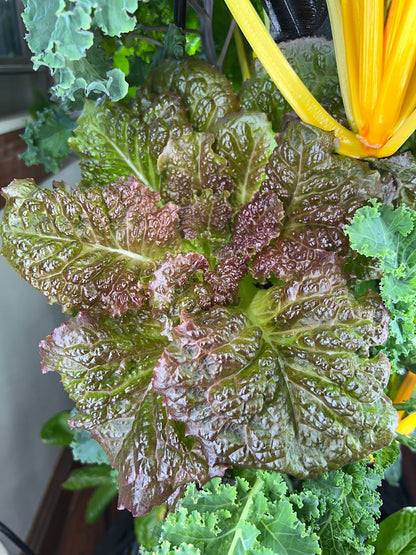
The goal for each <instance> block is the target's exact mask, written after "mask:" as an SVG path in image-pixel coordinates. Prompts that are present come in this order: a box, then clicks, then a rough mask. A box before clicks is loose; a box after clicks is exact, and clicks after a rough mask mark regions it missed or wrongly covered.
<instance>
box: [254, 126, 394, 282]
mask: <svg viewBox="0 0 416 555" xmlns="http://www.w3.org/2000/svg"><path fill="white" fill-rule="evenodd" d="M277 140H278V145H277V147H276V148H275V150H274V151H273V154H272V155H271V156H270V159H269V163H268V165H267V167H266V174H267V178H266V180H265V181H264V182H263V184H262V185H261V188H260V190H259V192H258V193H257V196H260V195H262V194H264V193H266V192H270V191H273V192H274V193H275V194H276V195H277V197H278V199H279V200H280V201H281V202H282V203H283V208H284V212H285V217H284V219H283V221H282V227H281V233H280V236H279V238H278V239H277V240H276V241H274V242H273V243H271V245H270V247H269V248H268V249H266V250H265V251H263V252H262V253H260V254H259V255H258V257H257V258H256V259H255V260H254V262H253V268H252V271H253V274H254V275H255V276H256V277H257V278H261V277H262V276H264V277H269V276H270V274H271V272H273V273H274V274H275V275H276V276H277V277H279V278H281V279H283V280H286V279H290V278H291V277H292V276H293V275H302V273H303V272H305V271H307V270H308V268H310V267H312V266H314V265H315V264H317V265H320V264H321V262H320V259H321V257H322V256H324V258H325V256H326V255H325V254H324V251H332V252H335V253H337V254H341V255H344V254H346V253H347V251H348V239H347V237H346V236H345V234H344V231H343V230H344V226H345V224H346V223H348V222H350V221H351V219H352V217H353V215H354V213H355V211H356V210H357V209H358V208H360V207H361V206H364V204H366V203H367V202H368V201H369V200H370V199H371V198H374V197H377V198H380V199H382V198H384V195H386V194H387V192H386V191H385V188H384V186H383V183H382V181H381V179H380V175H379V174H378V172H376V171H374V170H372V169H371V168H370V166H369V165H368V164H367V163H365V162H360V161H358V160H353V159H351V158H347V157H344V156H339V155H335V154H334V153H333V151H334V139H333V138H332V136H331V135H330V134H328V133H323V132H322V131H320V130H318V129H317V128H314V127H312V126H309V125H306V124H303V123H295V122H292V123H289V125H288V126H287V128H286V129H285V131H284V132H283V133H281V134H280V135H279V136H278V139H277Z"/></svg>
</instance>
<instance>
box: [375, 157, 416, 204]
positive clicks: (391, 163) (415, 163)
mask: <svg viewBox="0 0 416 555" xmlns="http://www.w3.org/2000/svg"><path fill="white" fill-rule="evenodd" d="M371 164H372V165H373V166H374V167H376V168H377V170H378V171H379V172H380V173H382V174H387V176H391V178H392V179H393V181H394V184H395V188H396V191H395V195H394V199H393V206H394V207H395V208H398V207H399V206H400V204H405V205H406V206H409V207H410V208H413V209H415V208H416V159H415V157H414V156H413V155H412V154H411V153H410V152H405V153H403V154H397V155H396V156H390V157H389V158H381V159H380V160H378V159H377V160H372V161H371ZM384 202H385V203H386V204H390V203H389V202H388V201H387V200H385V201H384Z"/></svg>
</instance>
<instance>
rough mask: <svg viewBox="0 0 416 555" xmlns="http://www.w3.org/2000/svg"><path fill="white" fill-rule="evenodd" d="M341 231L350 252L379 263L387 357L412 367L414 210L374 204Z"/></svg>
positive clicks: (415, 258) (415, 295)
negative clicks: (387, 327) (386, 319)
mask: <svg viewBox="0 0 416 555" xmlns="http://www.w3.org/2000/svg"><path fill="white" fill-rule="evenodd" d="M345 231H346V233H347V235H348V236H349V238H350V240H351V246H352V248H353V249H355V250H357V251H358V252H359V253H361V254H363V255H366V256H372V257H375V258H377V259H378V261H379V263H380V266H381V269H382V272H383V277H382V278H381V281H380V291H381V296H382V298H383V301H384V303H385V305H386V306H387V308H388V310H389V311H390V313H391V315H392V320H391V322H390V335H389V339H388V341H387V343H386V345H385V351H386V353H387V355H388V356H389V357H390V358H391V360H392V362H393V363H395V364H396V363H399V365H403V364H404V365H405V367H407V366H408V364H414V363H415V357H414V349H415V333H416V327H415V318H416V282H415V277H414V276H415V269H416V255H415V252H416V211H414V210H412V209H411V208H407V207H406V206H405V205H402V206H400V207H399V208H397V209H396V210H394V209H393V207H392V206H385V205H381V204H379V203H374V204H373V206H365V207H364V208H362V209H361V210H359V211H358V212H357V213H356V215H355V216H354V219H353V220H352V223H351V225H349V226H347V227H346V230H345Z"/></svg>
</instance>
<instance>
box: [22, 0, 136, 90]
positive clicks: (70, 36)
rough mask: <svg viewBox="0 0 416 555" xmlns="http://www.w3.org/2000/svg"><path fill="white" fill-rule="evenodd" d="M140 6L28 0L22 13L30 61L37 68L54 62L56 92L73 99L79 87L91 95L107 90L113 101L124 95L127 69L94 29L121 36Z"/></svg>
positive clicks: (119, 0) (119, 1)
mask: <svg viewBox="0 0 416 555" xmlns="http://www.w3.org/2000/svg"><path fill="white" fill-rule="evenodd" d="M137 7H138V0H114V1H112V2H106V3H102V2H98V1H97V0H74V1H73V2H71V3H70V5H69V6H68V5H67V3H66V2H65V1H64V0H47V1H46V2H41V3H39V2H38V1H37V0H27V2H26V6H25V10H24V12H23V15H22V17H23V21H24V23H25V25H26V29H27V31H28V32H27V35H26V40H27V42H28V46H29V48H30V50H31V51H32V52H33V57H32V61H33V63H34V67H35V69H38V68H39V67H40V66H42V65H44V66H47V67H49V68H50V70H51V72H52V76H53V77H54V79H55V82H56V84H55V85H54V86H53V87H52V92H53V93H54V94H55V95H56V97H58V98H63V99H65V98H68V99H69V100H74V98H75V97H74V94H75V93H77V91H80V90H81V91H83V92H84V93H85V94H86V95H87V96H88V95H89V94H91V93H105V94H106V95H108V96H109V97H110V98H111V99H112V100H114V101H117V100H120V99H121V98H123V97H124V96H126V94H127V92H128V84H127V81H126V79H125V75H124V73H123V72H122V71H121V70H120V69H119V68H114V67H113V65H112V62H111V60H110V59H108V58H107V59H106V56H105V51H104V50H101V49H100V48H99V41H98V40H97V39H96V34H97V33H102V34H103V35H104V36H105V35H107V36H110V37H113V36H118V37H119V36H120V35H122V34H123V33H128V32H129V31H132V30H133V29H134V27H135V25H136V23H137V20H136V16H135V12H136V10H137ZM40 28H41V29H42V32H39V29H40Z"/></svg>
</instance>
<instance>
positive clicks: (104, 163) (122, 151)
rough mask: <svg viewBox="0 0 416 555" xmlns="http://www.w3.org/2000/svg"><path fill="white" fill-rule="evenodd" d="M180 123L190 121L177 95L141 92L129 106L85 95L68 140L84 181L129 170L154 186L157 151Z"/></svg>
mask: <svg viewBox="0 0 416 555" xmlns="http://www.w3.org/2000/svg"><path fill="white" fill-rule="evenodd" d="M182 128H185V129H189V124H188V121H187V119H186V116H185V110H184V108H183V106H182V104H181V103H180V101H179V99H178V98H177V97H176V96H174V95H171V94H170V95H169V94H167V95H162V96H160V97H158V98H156V99H155V100H152V99H151V98H150V97H149V95H148V94H146V93H145V92H144V94H141V95H140V96H139V98H138V100H137V102H135V103H133V104H132V106H131V107H128V106H125V105H123V104H111V103H98V104H96V103H94V102H91V101H87V102H86V103H85V108H84V111H83V113H82V115H81V116H80V118H79V119H78V128H77V129H76V130H75V135H76V136H75V137H73V138H72V139H71V141H70V145H71V147H72V148H73V149H74V150H75V151H76V152H78V154H79V155H80V158H81V162H80V165H81V171H82V178H83V183H84V184H85V185H92V186H96V185H101V186H103V187H104V186H105V185H107V184H108V183H111V182H112V181H116V180H117V179H118V178H119V177H123V176H124V177H128V176H129V175H134V176H135V177H136V178H137V179H138V180H139V181H141V182H142V183H143V184H145V185H147V186H148V187H150V188H151V189H153V190H159V188H160V177H159V176H158V172H157V159H158V156H159V154H160V153H161V152H162V150H163V149H164V147H165V145H166V143H167V141H168V139H169V137H170V136H175V135H178V134H179V135H180V134H181V132H182V131H181V130H182Z"/></svg>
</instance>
